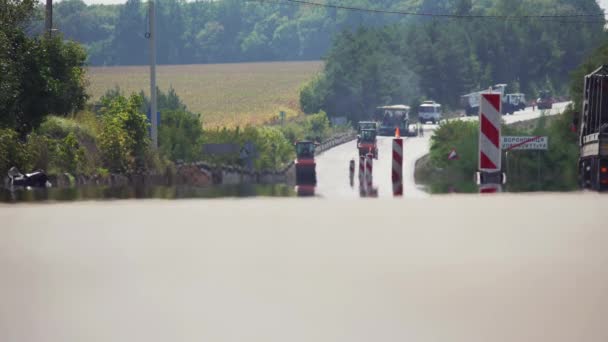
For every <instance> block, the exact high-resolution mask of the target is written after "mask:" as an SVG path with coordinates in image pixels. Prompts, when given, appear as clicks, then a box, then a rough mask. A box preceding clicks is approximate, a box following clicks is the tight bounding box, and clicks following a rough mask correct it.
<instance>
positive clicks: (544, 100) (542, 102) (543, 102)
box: [536, 90, 554, 109]
mask: <svg viewBox="0 0 608 342" xmlns="http://www.w3.org/2000/svg"><path fill="white" fill-rule="evenodd" d="M553 102H554V101H553V97H552V96H551V92H550V91H548V90H542V91H541V92H540V94H539V96H538V99H536V106H537V107H538V109H551V108H553Z"/></svg>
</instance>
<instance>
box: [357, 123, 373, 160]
mask: <svg viewBox="0 0 608 342" xmlns="http://www.w3.org/2000/svg"><path fill="white" fill-rule="evenodd" d="M376 135H377V132H376V130H375V129H363V130H361V134H360V136H359V139H358V141H357V150H359V155H360V156H362V155H366V154H367V153H369V152H371V153H372V154H373V155H374V159H378V142H377V138H376Z"/></svg>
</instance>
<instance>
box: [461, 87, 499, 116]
mask: <svg viewBox="0 0 608 342" xmlns="http://www.w3.org/2000/svg"><path fill="white" fill-rule="evenodd" d="M506 88H507V85H506V84H503V83H500V84H496V85H494V86H492V87H490V88H488V89H485V90H480V91H476V92H474V93H469V94H466V95H462V96H461V97H460V104H461V105H462V106H463V107H464V111H465V113H466V115H467V116H468V115H477V114H479V102H480V101H481V93H487V92H491V93H494V94H500V96H504V94H505V89H506Z"/></svg>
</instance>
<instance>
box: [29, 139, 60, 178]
mask: <svg viewBox="0 0 608 342" xmlns="http://www.w3.org/2000/svg"><path fill="white" fill-rule="evenodd" d="M55 145H56V142H55V141H54V140H52V139H49V138H48V137H46V136H44V135H40V134H37V133H35V132H33V133H30V134H29V135H28V136H27V143H26V145H25V150H26V153H27V155H28V159H29V161H30V162H29V163H28V164H29V165H28V166H30V167H31V168H32V169H36V170H37V169H42V170H47V171H48V170H49V165H50V164H51V161H52V160H53V159H54V152H53V151H54V148H55ZM28 171H29V170H28Z"/></svg>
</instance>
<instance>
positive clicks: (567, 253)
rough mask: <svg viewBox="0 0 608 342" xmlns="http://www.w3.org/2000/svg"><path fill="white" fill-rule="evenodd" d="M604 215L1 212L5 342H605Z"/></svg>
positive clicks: (110, 209)
mask: <svg viewBox="0 0 608 342" xmlns="http://www.w3.org/2000/svg"><path fill="white" fill-rule="evenodd" d="M607 204H608V197H607V196H602V195H598V194H593V193H577V194H563V195H562V194H560V195H558V194H539V195H525V196H524V195H499V196H490V197H481V196H445V197H441V196H439V197H437V196H435V197H429V198H420V199H415V200H403V201H395V200H375V201H355V200H351V201H330V200H315V199H311V200H297V199H293V200H290V199H280V200H278V199H245V200H204V201H201V200H184V201H163V200H147V201H106V202H77V203H59V204H22V205H2V204H0V222H2V225H1V228H0V270H2V281H1V282H0V303H2V305H0V340H1V341H21V342H29V341H32V342H33V341H45V342H47V341H48V342H53V341H61V342H71V341H74V342H76V341H78V342H81V341H87V342H90V341H113V342H121V341H125V342H127V341H129V342H130V341H146V342H156V341H159V342H160V341H163V342H164V341H264V342H269V341H281V342H283V341H349V342H352V341H418V342H431V341H433V342H435V341H451V342H457V341H458V342H459V341H462V342H476V341H479V342H482V341H483V342H488V341H493V342H495V341H505V342H506V341H509V342H511V341H518V342H527V341H530V342H532V341H534V342H537V341H551V342H560V341H564V342H565V341H588V342H594V341H597V342H604V341H608V326H607V325H606V324H605V322H606V317H608V274H607V273H606V269H607V267H608V249H607V248H606V245H608V229H607V227H608V226H607V224H606V221H607V219H608V214H607V213H606V211H605V208H606V205H607Z"/></svg>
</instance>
